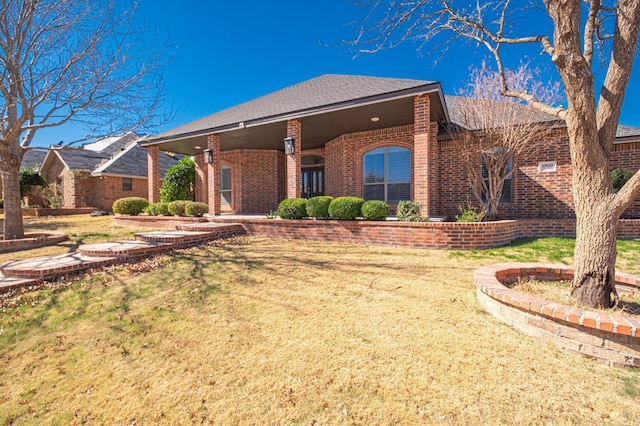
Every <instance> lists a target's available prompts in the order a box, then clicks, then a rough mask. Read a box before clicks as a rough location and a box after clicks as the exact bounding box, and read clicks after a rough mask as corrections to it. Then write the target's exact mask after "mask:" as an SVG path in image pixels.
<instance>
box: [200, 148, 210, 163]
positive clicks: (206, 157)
mask: <svg viewBox="0 0 640 426" xmlns="http://www.w3.org/2000/svg"><path fill="white" fill-rule="evenodd" d="M202 153H203V154H204V162H205V163H206V164H211V163H213V150H212V149H205V150H204V151H202Z"/></svg>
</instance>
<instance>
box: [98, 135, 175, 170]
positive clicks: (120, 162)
mask: <svg viewBox="0 0 640 426" xmlns="http://www.w3.org/2000/svg"><path fill="white" fill-rule="evenodd" d="M137 142H138V140H134V141H132V143H130V144H129V146H127V147H126V148H125V149H124V150H123V152H122V153H121V154H119V155H116V156H114V157H113V158H111V159H110V160H108V161H106V162H104V163H102V164H101V165H100V166H99V167H97V168H96V169H95V170H94V171H93V172H92V173H91V174H92V175H93V176H107V175H117V176H127V177H147V173H148V168H147V149H146V148H143V147H141V146H140V145H138V143H137ZM183 157H184V156H183V155H175V154H170V153H166V152H165V153H162V152H161V153H160V156H159V157H158V162H159V166H160V176H161V177H162V176H164V175H165V173H167V170H169V168H170V167H171V166H173V165H175V164H177V163H178V162H179V161H180V160H181V159H182V158H183Z"/></svg>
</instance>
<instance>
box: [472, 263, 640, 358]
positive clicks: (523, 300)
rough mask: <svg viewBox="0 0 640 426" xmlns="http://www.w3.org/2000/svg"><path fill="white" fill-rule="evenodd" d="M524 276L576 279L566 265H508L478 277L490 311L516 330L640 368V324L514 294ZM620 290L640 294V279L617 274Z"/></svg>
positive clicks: (479, 295)
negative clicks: (513, 287) (512, 284)
mask: <svg viewBox="0 0 640 426" xmlns="http://www.w3.org/2000/svg"><path fill="white" fill-rule="evenodd" d="M521 277H534V278H537V279H541V280H558V279H565V280H570V279H572V278H573V270H571V269H570V268H569V267H567V266H566V265H550V264H527V263H503V264H497V265H490V266H484V267H482V268H479V269H476V270H475V271H474V273H473V279H474V284H475V286H476V296H477V298H478V301H479V302H480V304H481V305H482V306H483V307H484V308H485V310H486V311H487V312H489V313H490V314H492V315H493V316H494V317H496V318H498V319H500V320H502V321H503V322H505V323H506V324H508V325H510V326H511V327H513V328H515V329H517V330H520V331H521V332H523V333H525V334H528V335H530V336H533V337H536V338H538V339H542V340H545V341H548V342H550V343H552V344H554V345H555V346H557V347H560V348H562V349H566V350H569V351H572V352H576V353H579V354H582V355H585V356H588V357H592V358H597V359H600V360H601V361H604V362H606V363H607V364H609V365H613V366H618V367H640V321H638V320H637V319H636V318H633V317H631V316H624V314H617V313H616V314H609V313H606V312H596V311H589V310H587V309H581V308H576V307H572V306H565V305H561V304H559V303H554V302H550V301H548V300H544V299H541V298H538V297H534V296H530V295H526V294H523V293H519V292H517V291H514V290H511V289H510V288H508V287H506V286H505V285H504V284H505V283H509V282H513V281H516V280H517V279H519V278H521ZM615 280H616V287H618V290H619V291H620V292H622V291H633V292H637V291H638V289H639V288H640V278H639V277H636V276H633V275H628V274H622V273H617V274H616V276H615Z"/></svg>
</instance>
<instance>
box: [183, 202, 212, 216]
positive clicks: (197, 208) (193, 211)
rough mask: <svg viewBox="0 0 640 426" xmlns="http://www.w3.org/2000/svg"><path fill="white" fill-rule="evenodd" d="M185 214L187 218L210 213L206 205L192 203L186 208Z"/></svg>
mask: <svg viewBox="0 0 640 426" xmlns="http://www.w3.org/2000/svg"><path fill="white" fill-rule="evenodd" d="M184 213H185V214H186V215H187V216H195V217H201V216H202V215H203V214H205V213H209V206H208V205H206V204H205V203H197V202H195V201H192V202H190V203H187V205H186V206H185V207H184Z"/></svg>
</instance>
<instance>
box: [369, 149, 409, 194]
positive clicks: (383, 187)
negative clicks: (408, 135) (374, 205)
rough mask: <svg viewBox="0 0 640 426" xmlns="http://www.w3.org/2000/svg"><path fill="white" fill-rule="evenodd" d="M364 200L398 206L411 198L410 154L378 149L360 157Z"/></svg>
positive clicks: (402, 151) (401, 150) (406, 150)
mask: <svg viewBox="0 0 640 426" xmlns="http://www.w3.org/2000/svg"><path fill="white" fill-rule="evenodd" d="M362 182H363V184H364V188H363V191H362V193H363V198H364V199H365V200H382V201H386V202H387V203H397V202H399V201H402V200H409V199H411V151H410V150H408V149H406V148H400V147H398V146H389V147H385V148H378V149H374V150H372V151H369V152H367V153H365V154H364V155H363V156H362Z"/></svg>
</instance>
